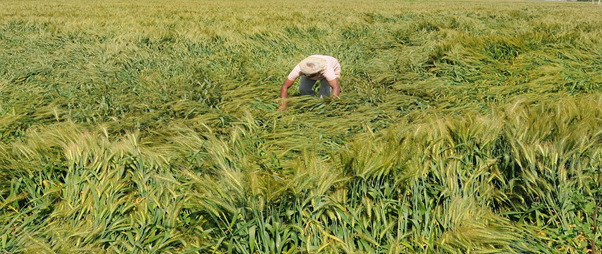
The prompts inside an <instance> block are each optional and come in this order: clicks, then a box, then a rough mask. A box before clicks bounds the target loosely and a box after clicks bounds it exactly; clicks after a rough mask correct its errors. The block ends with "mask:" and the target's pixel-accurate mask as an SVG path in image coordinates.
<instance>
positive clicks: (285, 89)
mask: <svg viewBox="0 0 602 254" xmlns="http://www.w3.org/2000/svg"><path fill="white" fill-rule="evenodd" d="M293 83H295V81H294V80H290V79H288V78H287V79H286V80H284V83H282V87H281V88H280V98H281V99H282V100H281V102H280V107H279V108H278V110H285V109H286V101H285V100H284V99H286V97H287V96H288V89H289V88H290V87H291V86H292V85H293Z"/></svg>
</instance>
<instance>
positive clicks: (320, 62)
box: [299, 56, 326, 75]
mask: <svg viewBox="0 0 602 254" xmlns="http://www.w3.org/2000/svg"><path fill="white" fill-rule="evenodd" d="M299 67H301V72H302V73H303V74H305V75H312V74H316V73H318V72H321V71H323V70H326V60H324V59H322V58H319V57H314V56H310V57H308V58H305V59H303V61H301V62H300V63H299Z"/></svg>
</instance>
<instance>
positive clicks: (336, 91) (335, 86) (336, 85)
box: [328, 79, 341, 98]
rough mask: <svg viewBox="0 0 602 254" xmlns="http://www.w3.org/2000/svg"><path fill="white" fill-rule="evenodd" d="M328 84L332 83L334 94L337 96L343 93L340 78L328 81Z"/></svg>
mask: <svg viewBox="0 0 602 254" xmlns="http://www.w3.org/2000/svg"><path fill="white" fill-rule="evenodd" d="M328 84H329V85H330V87H332V94H333V95H334V96H335V98H338V97H339V94H341V84H339V80H338V79H333V80H330V81H328Z"/></svg>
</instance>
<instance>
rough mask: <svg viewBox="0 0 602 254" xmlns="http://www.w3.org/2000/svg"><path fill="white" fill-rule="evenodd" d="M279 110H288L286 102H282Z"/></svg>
mask: <svg viewBox="0 0 602 254" xmlns="http://www.w3.org/2000/svg"><path fill="white" fill-rule="evenodd" d="M278 111H288V110H287V109H286V103H282V104H280V107H278Z"/></svg>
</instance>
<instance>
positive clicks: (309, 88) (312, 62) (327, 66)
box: [278, 55, 341, 110]
mask: <svg viewBox="0 0 602 254" xmlns="http://www.w3.org/2000/svg"><path fill="white" fill-rule="evenodd" d="M298 77H301V81H300V83H299V91H300V92H301V95H312V96H315V95H316V94H315V92H314V91H313V87H314V84H316V81H320V90H319V91H318V95H319V96H320V98H325V97H329V96H330V95H331V94H333V95H334V96H335V97H338V96H339V94H340V93H341V85H340V84H339V80H338V79H339V78H340V77H341V65H340V64H339V61H338V60H337V59H336V58H334V57H332V56H325V55H312V56H309V57H307V58H305V59H303V61H301V62H300V63H299V64H297V66H295V68H294V69H293V70H292V71H291V73H289V74H288V77H287V78H286V80H285V81H284V83H283V84H282V87H281V88H280V98H282V102H281V103H280V107H279V108H278V110H284V109H286V101H285V100H284V99H286V97H287V96H288V89H289V88H290V87H291V86H292V85H293V83H295V80H296V79H297V78H298Z"/></svg>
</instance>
